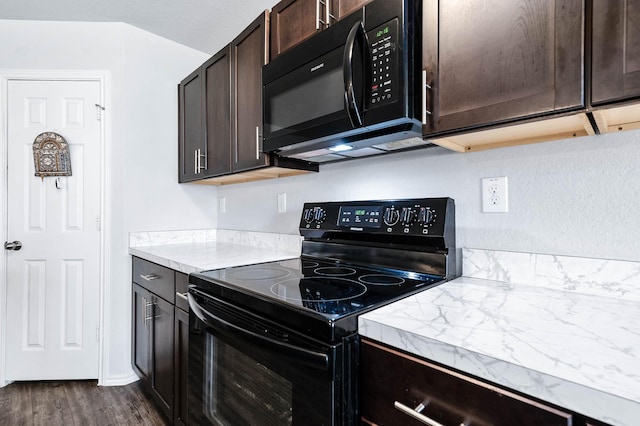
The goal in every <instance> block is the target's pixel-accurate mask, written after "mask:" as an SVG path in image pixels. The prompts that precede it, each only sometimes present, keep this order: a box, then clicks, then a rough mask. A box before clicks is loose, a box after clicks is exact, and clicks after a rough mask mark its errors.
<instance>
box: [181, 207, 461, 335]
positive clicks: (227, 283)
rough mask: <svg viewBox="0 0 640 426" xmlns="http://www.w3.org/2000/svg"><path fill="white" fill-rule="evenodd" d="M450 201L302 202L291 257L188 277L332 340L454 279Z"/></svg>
mask: <svg viewBox="0 0 640 426" xmlns="http://www.w3.org/2000/svg"><path fill="white" fill-rule="evenodd" d="M454 215H455V212H454V202H453V200H451V199H449V198H435V199H433V198H432V199H417V200H395V201H357V202H341V203H340V202H338V203H307V204H305V206H304V209H303V212H302V217H301V221H300V228H299V229H300V233H301V235H303V236H304V241H303V245H302V255H301V257H299V258H296V259H290V260H284V261H279V262H269V263H262V264H254V265H248V266H241V267H234V268H226V269H219V270H212V271H205V272H201V273H196V274H192V275H191V277H190V282H191V283H192V284H194V285H195V286H196V287H197V288H198V290H199V291H202V292H205V293H207V294H210V295H212V296H216V297H219V298H221V299H222V300H227V301H228V302H230V303H232V304H233V305H236V306H240V307H243V308H246V309H247V310H249V311H252V312H256V313H258V314H259V315H264V316H266V317H267V318H271V319H274V320H276V321H278V322H279V323H281V324H283V325H285V326H287V327H290V328H291V329H293V330H296V331H299V332H302V333H306V334H308V335H310V336H313V337H315V338H319V339H321V340H324V341H334V340H336V339H339V338H341V337H343V336H346V335H349V334H352V333H354V332H356V330H357V316H358V315H359V314H361V313H364V312H366V311H368V310H371V309H374V308H376V307H379V306H382V305H384V304H387V303H390V302H392V301H395V300H397V299H400V298H402V297H405V296H407V295H409V294H412V293H415V292H418V291H422V290H424V289H427V288H429V287H433V286H435V285H438V284H440V283H442V282H444V281H446V280H448V279H451V278H453V277H454V275H455V272H454V271H455V228H454V224H453V222H454Z"/></svg>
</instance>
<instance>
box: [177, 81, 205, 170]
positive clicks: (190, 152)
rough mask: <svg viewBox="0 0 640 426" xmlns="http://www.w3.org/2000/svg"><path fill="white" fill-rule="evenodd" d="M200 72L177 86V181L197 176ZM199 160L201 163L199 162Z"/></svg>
mask: <svg viewBox="0 0 640 426" xmlns="http://www.w3.org/2000/svg"><path fill="white" fill-rule="evenodd" d="M202 80H203V79H202V75H201V72H200V68H198V69H197V70H195V71H194V72H193V73H191V74H190V75H189V76H188V77H186V78H185V79H184V80H182V81H181V82H180V84H179V85H178V181H179V182H189V181H192V180H196V179H199V176H198V175H199V174H200V173H201V171H202V169H201V161H202V157H200V155H205V152H204V151H205V149H206V148H205V145H204V137H203V129H204V126H203V117H204V112H203V105H202ZM199 161H200V163H199Z"/></svg>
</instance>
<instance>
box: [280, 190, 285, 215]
mask: <svg viewBox="0 0 640 426" xmlns="http://www.w3.org/2000/svg"><path fill="white" fill-rule="evenodd" d="M286 212H287V194H286V192H281V193H280V194H278V213H286Z"/></svg>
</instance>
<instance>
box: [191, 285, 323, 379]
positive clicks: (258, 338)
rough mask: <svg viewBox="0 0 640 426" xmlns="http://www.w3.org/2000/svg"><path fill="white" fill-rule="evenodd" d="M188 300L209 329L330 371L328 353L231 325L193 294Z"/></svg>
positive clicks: (298, 361) (194, 311)
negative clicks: (201, 304)
mask: <svg viewBox="0 0 640 426" xmlns="http://www.w3.org/2000/svg"><path fill="white" fill-rule="evenodd" d="M187 299H188V301H189V309H190V311H191V312H193V313H194V314H195V316H196V317H197V318H198V319H199V320H200V321H202V322H203V323H205V324H207V325H208V326H209V327H213V328H218V329H220V330H225V331H227V332H232V333H233V334H234V335H236V336H240V337H241V338H243V339H244V340H248V341H250V342H253V343H258V344H259V345H260V346H261V347H263V348H266V349H269V350H271V351H274V352H277V353H278V354H280V355H282V356H285V357H288V358H291V360H293V361H295V362H297V363H302V364H305V365H307V366H309V367H313V368H316V369H319V370H323V371H326V370H328V369H329V355H328V354H326V353H322V352H316V351H312V350H309V349H305V348H301V347H298V346H294V345H292V344H289V343H284V342H280V341H278V340H275V339H271V338H268V337H264V336H262V335H260V334H258V333H254V332H253V331H251V330H247V329H245V328H243V327H239V326H237V325H235V324H233V323H230V322H229V321H226V320H224V319H222V318H220V317H217V316H215V315H214V314H212V313H211V312H208V311H207V310H205V309H204V308H203V307H202V306H200V305H199V304H198V302H197V301H196V299H195V297H193V296H192V295H191V293H188V294H187Z"/></svg>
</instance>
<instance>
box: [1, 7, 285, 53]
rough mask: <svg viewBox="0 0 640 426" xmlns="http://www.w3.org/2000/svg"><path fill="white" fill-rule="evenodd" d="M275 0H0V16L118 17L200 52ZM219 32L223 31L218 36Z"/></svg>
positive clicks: (214, 45) (114, 19)
mask: <svg viewBox="0 0 640 426" xmlns="http://www.w3.org/2000/svg"><path fill="white" fill-rule="evenodd" d="M272 3H273V4H275V3H277V0H273V1H272V2H271V1H268V0H241V1H238V0H45V1H43V0H0V19H13V20H34V21H82V22H124V23H127V24H130V25H133V26H135V27H138V28H140V29H143V30H145V31H149V32H151V33H154V34H157V35H159V36H161V37H164V38H167V39H169V40H173V41H175V42H178V43H180V44H183V45H185V46H189V47H192V48H194V49H197V50H200V51H202V52H205V53H210V54H213V53H215V51H216V50H218V49H219V48H220V47H221V46H223V45H224V44H226V43H227V42H229V41H231V40H232V39H233V38H234V37H235V36H236V35H237V34H239V33H240V32H241V31H242V30H243V29H244V28H245V27H246V26H247V25H248V24H249V23H251V22H252V21H253V20H254V19H255V18H256V17H257V16H258V15H259V14H260V13H261V12H262V11H264V10H265V9H268V8H270V7H271V6H273V4H272ZM221 34H228V36H225V37H224V40H220V37H221Z"/></svg>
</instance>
